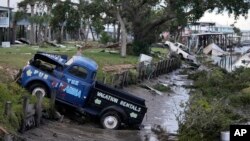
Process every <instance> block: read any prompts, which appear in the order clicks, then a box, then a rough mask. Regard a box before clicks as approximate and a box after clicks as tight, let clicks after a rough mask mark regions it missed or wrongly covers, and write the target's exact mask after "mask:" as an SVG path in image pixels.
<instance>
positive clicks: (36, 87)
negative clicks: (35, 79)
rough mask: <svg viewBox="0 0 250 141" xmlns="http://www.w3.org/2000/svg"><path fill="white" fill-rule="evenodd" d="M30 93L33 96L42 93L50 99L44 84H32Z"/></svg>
mask: <svg viewBox="0 0 250 141" xmlns="http://www.w3.org/2000/svg"><path fill="white" fill-rule="evenodd" d="M28 90H29V92H30V93H31V94H32V95H34V96H35V95H37V93H38V92H41V93H42V95H43V96H45V97H48V96H49V93H48V90H47V88H46V86H45V85H44V84H42V83H34V84H31V85H30V86H29V88H28Z"/></svg>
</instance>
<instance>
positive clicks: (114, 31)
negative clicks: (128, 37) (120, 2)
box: [113, 22, 117, 41]
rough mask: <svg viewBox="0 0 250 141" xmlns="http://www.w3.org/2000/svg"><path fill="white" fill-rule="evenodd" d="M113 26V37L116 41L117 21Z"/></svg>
mask: <svg viewBox="0 0 250 141" xmlns="http://www.w3.org/2000/svg"><path fill="white" fill-rule="evenodd" d="M113 27H114V30H113V39H114V40H115V41H116V35H117V33H116V24H115V22H114V23H113Z"/></svg>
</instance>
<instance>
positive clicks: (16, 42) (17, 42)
mask: <svg viewBox="0 0 250 141" xmlns="http://www.w3.org/2000/svg"><path fill="white" fill-rule="evenodd" d="M15 44H23V42H20V41H18V40H15Z"/></svg>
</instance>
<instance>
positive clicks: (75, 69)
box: [69, 66, 88, 79]
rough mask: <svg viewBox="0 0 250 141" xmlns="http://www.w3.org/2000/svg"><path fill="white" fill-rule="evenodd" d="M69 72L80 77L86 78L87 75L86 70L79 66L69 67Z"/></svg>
mask: <svg viewBox="0 0 250 141" xmlns="http://www.w3.org/2000/svg"><path fill="white" fill-rule="evenodd" d="M69 73H70V74H72V75H74V76H76V77H79V78H82V79H86V78H87V76H88V71H87V70H86V69H84V68H82V67H80V66H73V67H71V68H70V69H69Z"/></svg>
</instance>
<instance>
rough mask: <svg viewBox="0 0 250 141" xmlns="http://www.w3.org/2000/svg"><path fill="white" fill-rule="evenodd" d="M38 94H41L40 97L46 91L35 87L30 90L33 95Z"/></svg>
mask: <svg viewBox="0 0 250 141" xmlns="http://www.w3.org/2000/svg"><path fill="white" fill-rule="evenodd" d="M39 94H42V97H44V96H45V94H46V92H45V90H44V89H43V88H35V89H34V90H33V91H32V95H33V96H38V95H39Z"/></svg>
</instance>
